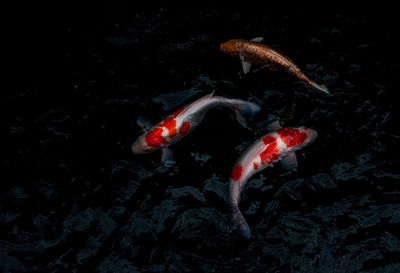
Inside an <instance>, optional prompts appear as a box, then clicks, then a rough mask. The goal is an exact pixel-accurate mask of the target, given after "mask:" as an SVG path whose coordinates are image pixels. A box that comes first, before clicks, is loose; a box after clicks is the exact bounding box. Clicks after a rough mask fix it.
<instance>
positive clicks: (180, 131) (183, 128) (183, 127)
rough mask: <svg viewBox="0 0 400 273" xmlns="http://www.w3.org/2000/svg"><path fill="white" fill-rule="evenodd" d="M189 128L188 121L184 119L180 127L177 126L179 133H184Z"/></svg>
mask: <svg viewBox="0 0 400 273" xmlns="http://www.w3.org/2000/svg"><path fill="white" fill-rule="evenodd" d="M189 129H190V123H189V122H187V121H185V122H183V123H182V125H181V128H179V134H180V135H184V134H186V133H187V131H189Z"/></svg>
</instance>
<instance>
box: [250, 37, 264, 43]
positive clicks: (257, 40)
mask: <svg viewBox="0 0 400 273" xmlns="http://www.w3.org/2000/svg"><path fill="white" fill-rule="evenodd" d="M250 41H252V42H256V43H262V42H263V41H264V37H256V38H253V39H251V40H250Z"/></svg>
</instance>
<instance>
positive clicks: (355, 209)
mask: <svg viewBox="0 0 400 273" xmlns="http://www.w3.org/2000/svg"><path fill="white" fill-rule="evenodd" d="M31 5H32V4H31ZM49 10H50V11H49ZM14 11H15V14H13V15H14V16H13V17H12V19H10V20H8V21H7V32H6V34H5V38H6V39H5V44H6V45H8V46H9V47H10V48H9V49H7V50H6V51H5V52H4V53H5V55H6V57H7V60H8V59H10V62H9V63H8V62H6V63H5V65H4V66H5V67H6V69H7V72H8V73H6V74H5V79H4V80H5V83H9V84H8V85H6V84H5V86H8V87H7V88H4V89H5V90H4V92H3V95H2V97H3V99H2V102H3V107H2V108H3V110H4V113H5V114H4V117H5V119H4V122H2V124H3V129H4V131H5V136H6V140H5V141H4V142H3V144H4V145H3V146H4V148H3V153H2V154H3V155H4V157H5V158H4V161H3V162H4V168H5V172H4V175H3V179H2V183H1V192H0V213H1V214H0V268H1V270H2V271H1V272H24V271H27V272H33V271H36V272H185V271H189V270H198V271H203V272H232V270H234V271H236V272H399V271H400V258H399V257H400V236H399V232H398V231H399V230H400V185H399V180H400V172H399V169H398V166H399V160H398V158H397V156H398V153H397V152H398V148H397V147H398V145H399V138H400V132H399V129H398V119H396V116H395V109H396V105H397V103H396V95H397V92H398V90H397V84H398V75H399V72H400V67H399V62H398V60H399V59H398V56H397V50H398V44H397V42H396V40H397V38H398V31H397V27H396V14H395V10H394V9H391V8H390V7H386V8H381V7H376V6H375V7H369V8H365V7H363V8H361V9H355V10H349V9H341V8H337V7H325V8H323V9H322V8H321V9H320V10H310V9H308V8H305V7H303V8H293V9H291V10H289V9H275V8H272V7H270V8H258V7H257V6H245V7H233V8H228V9H227V8H210V7H197V8H196V9H188V8H183V7H181V8H179V9H177V8H172V7H168V6H162V7H161V6H156V5H154V7H151V8H143V7H141V8H138V7H135V6H133V4H132V3H124V4H123V3H119V4H115V3H113V4H111V3H108V2H100V3H97V4H93V5H92V6H91V5H85V6H81V5H78V4H71V3H69V4H67V3H65V5H61V4H60V5H57V6H45V5H43V4H42V6H39V7H38V6H33V5H32V6H30V7H29V6H28V7H26V6H25V8H23V9H22V8H21V7H14ZM259 36H263V37H264V38H265V43H266V44H269V45H270V46H272V47H274V48H276V49H278V50H280V51H281V52H283V53H285V54H286V55H287V56H289V57H290V58H291V59H293V60H294V61H295V62H296V63H297V64H298V66H299V67H300V68H301V69H302V70H303V72H305V74H306V75H308V76H309V77H310V78H312V79H315V80H316V81H317V82H318V83H323V84H326V85H327V86H328V87H329V89H330V90H331V93H332V94H331V95H326V94H323V93H322V92H319V91H317V90H314V89H311V88H308V87H307V86H305V85H303V84H301V83H298V82H297V81H296V80H295V79H294V78H292V77H291V76H289V75H288V74H286V73H283V72H271V71H267V70H258V69H254V68H253V69H252V71H253V72H252V73H249V74H248V75H246V76H244V75H243V73H242V71H241V66H240V62H239V61H238V60H237V59H234V58H231V57H229V56H226V55H224V54H223V53H221V52H220V51H219V44H220V43H221V42H224V41H226V40H228V39H230V38H243V39H252V38H254V37H259ZM212 90H215V91H216V94H218V95H225V96H230V97H236V98H241V99H246V100H252V101H254V102H257V103H260V104H261V105H262V110H261V112H260V113H259V114H258V115H257V116H256V117H255V119H254V120H253V122H252V123H251V127H250V129H245V128H243V127H241V126H240V125H239V124H238V123H237V122H236V121H235V119H234V116H233V114H232V113H231V112H230V111H229V110H227V109H221V110H211V111H210V112H209V113H208V114H207V116H206V118H205V119H204V120H203V122H202V124H201V125H200V126H199V127H198V128H197V129H196V130H195V131H193V132H192V133H191V134H190V135H189V136H188V137H187V138H185V139H183V140H182V141H181V142H180V143H178V144H176V145H175V147H174V150H175V159H176V161H177V165H176V166H175V167H173V168H166V167H164V166H161V165H160V153H159V152H155V153H153V154H150V155H144V156H137V155H134V154H133V153H132V152H131V151H130V145H131V144H132V142H133V141H134V140H135V139H136V138H137V137H138V136H139V135H140V134H141V132H140V128H139V127H138V126H137V125H136V119H137V117H138V116H139V115H143V116H148V117H152V118H153V119H154V120H155V121H158V120H161V119H162V118H163V117H164V116H166V115H168V114H170V113H171V112H173V111H174V110H175V109H178V108H179V107H180V106H183V105H185V104H188V103H189V102H191V101H193V100H195V99H197V98H199V97H201V96H203V95H205V94H208V93H210V92H211V91H212ZM277 118H279V119H280V120H281V122H282V124H283V125H284V126H297V125H304V126H307V127H311V128H314V129H316V130H317V131H318V132H319V137H318V139H317V141H316V142H315V143H313V144H312V145H310V146H309V147H307V148H305V149H304V150H301V151H300V152H299V153H298V161H299V168H298V169H297V170H296V171H286V170H284V169H283V168H281V167H280V166H279V164H276V165H275V166H273V167H272V168H268V169H266V170H264V171H263V172H261V173H259V174H257V175H255V176H254V177H253V179H252V180H251V181H250V182H249V183H248V187H247V188H246V190H245V191H244V193H243V194H242V202H241V206H240V207H241V210H242V212H243V213H244V216H245V217H246V219H247V220H248V223H249V225H250V228H251V230H252V232H253V238H252V239H251V240H249V241H245V240H243V239H242V238H240V237H239V236H238V235H237V234H236V233H235V232H234V231H232V229H231V223H230V214H229V208H228V206H227V189H228V179H229V176H230V172H231V169H232V167H233V165H234V163H235V161H236V159H237V158H238V156H239V155H240V153H241V151H243V149H244V148H246V147H247V146H248V145H250V144H251V143H252V142H253V141H254V140H255V139H257V138H258V137H260V136H262V135H264V134H266V133H267V129H266V127H267V125H268V123H269V122H270V121H272V120H274V119H277Z"/></svg>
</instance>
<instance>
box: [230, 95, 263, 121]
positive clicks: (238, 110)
mask: <svg viewBox="0 0 400 273" xmlns="http://www.w3.org/2000/svg"><path fill="white" fill-rule="evenodd" d="M232 102H233V108H232V110H233V111H234V112H235V115H236V120H237V121H238V122H239V123H240V124H241V125H242V126H243V127H245V128H247V120H248V118H252V117H253V116H254V114H255V113H257V112H258V111H260V110H261V107H260V106H258V105H257V104H255V103H252V102H247V101H246V102H243V101H239V100H232Z"/></svg>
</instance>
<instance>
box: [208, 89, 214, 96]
mask: <svg viewBox="0 0 400 273" xmlns="http://www.w3.org/2000/svg"><path fill="white" fill-rule="evenodd" d="M214 93H215V89H214V90H213V91H212V92H211V93H210V94H208V95H206V97H214Z"/></svg>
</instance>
